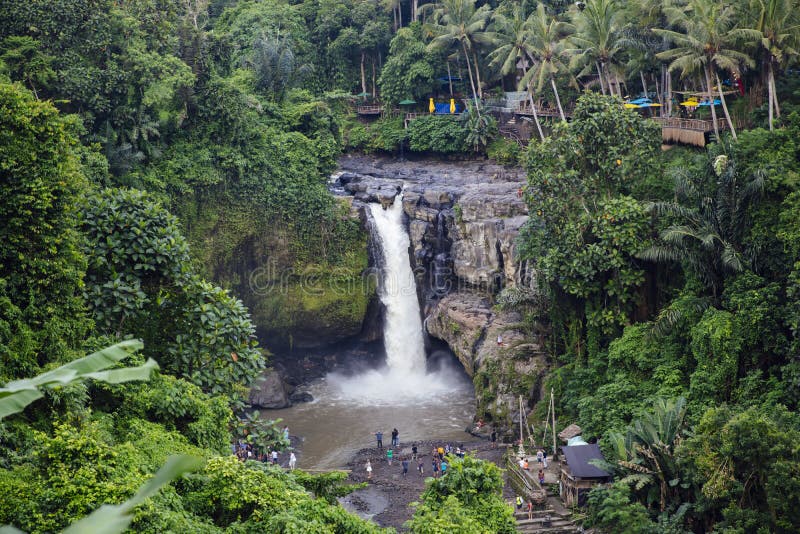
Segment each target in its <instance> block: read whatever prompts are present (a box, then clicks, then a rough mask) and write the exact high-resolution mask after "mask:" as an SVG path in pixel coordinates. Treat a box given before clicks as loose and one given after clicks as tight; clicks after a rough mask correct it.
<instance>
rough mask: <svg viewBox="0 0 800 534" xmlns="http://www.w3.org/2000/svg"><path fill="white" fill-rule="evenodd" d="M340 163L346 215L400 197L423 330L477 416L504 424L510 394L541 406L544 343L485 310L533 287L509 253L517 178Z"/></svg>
mask: <svg viewBox="0 0 800 534" xmlns="http://www.w3.org/2000/svg"><path fill="white" fill-rule="evenodd" d="M340 164H341V167H342V170H343V173H342V175H341V177H340V180H341V183H342V186H343V189H344V191H346V192H347V193H349V194H351V195H353V197H354V199H355V200H354V203H353V207H354V209H359V206H362V207H363V205H364V204H366V203H370V202H380V203H382V204H384V205H387V204H390V203H391V202H393V200H394V197H395V196H396V195H397V194H398V193H399V192H400V191H403V207H404V211H405V213H406V214H407V215H408V229H409V235H410V238H411V251H410V253H411V255H412V261H413V264H414V265H415V266H416V273H417V280H418V286H419V287H420V288H421V298H422V299H423V300H424V301H425V304H426V305H425V310H426V312H425V315H426V317H425V325H426V329H427V331H428V333H429V334H430V335H431V336H433V337H436V338H438V339H441V340H443V341H445V342H447V343H448V345H449V346H450V347H451V349H452V350H453V352H454V353H455V355H456V356H457V357H458V359H459V361H460V362H461V363H462V365H463V366H464V369H465V370H466V371H467V373H468V374H469V375H470V376H471V377H472V378H473V382H474V384H475V390H476V396H477V399H478V410H477V412H478V417H483V418H488V419H490V420H494V421H495V422H505V423H507V424H508V423H510V422H511V420H512V419H513V416H514V415H515V414H516V408H515V407H516V406H517V400H516V399H517V395H523V396H524V397H525V398H526V399H529V400H537V399H539V398H540V382H541V377H542V376H543V375H544V374H545V372H546V369H547V359H546V356H545V351H544V349H543V338H542V337H541V336H540V335H538V334H536V333H534V330H536V331H540V330H538V329H536V328H533V327H532V324H531V321H527V322H526V321H524V318H523V317H522V316H520V315H519V314H518V313H513V312H502V311H499V310H497V309H496V308H495V307H494V306H493V301H494V297H495V296H496V294H497V292H499V291H500V290H501V289H503V288H507V287H513V286H526V287H532V286H534V285H535V284H534V283H533V280H535V273H533V272H531V271H530V269H529V266H528V265H527V263H526V262H524V261H520V259H519V255H518V251H517V246H518V245H517V236H518V235H519V231H520V228H521V227H522V226H523V225H524V224H525V222H526V221H527V220H528V212H527V206H526V205H525V203H524V201H523V199H522V195H521V188H522V186H523V184H524V173H523V171H522V170H521V169H517V170H508V169H505V168H503V167H500V166H496V165H490V164H485V163H480V162H478V163H475V162H471V163H464V162H461V163H443V162H408V161H405V162H396V161H388V160H380V159H369V158H352V157H351V158H344V159H343V160H341V161H340ZM498 340H499V342H498Z"/></svg>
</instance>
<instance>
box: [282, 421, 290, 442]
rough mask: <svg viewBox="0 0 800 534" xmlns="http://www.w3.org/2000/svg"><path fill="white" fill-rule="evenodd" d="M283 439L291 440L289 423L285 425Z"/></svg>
mask: <svg viewBox="0 0 800 534" xmlns="http://www.w3.org/2000/svg"><path fill="white" fill-rule="evenodd" d="M283 439H285V440H286V441H289V425H286V426H285V427H283Z"/></svg>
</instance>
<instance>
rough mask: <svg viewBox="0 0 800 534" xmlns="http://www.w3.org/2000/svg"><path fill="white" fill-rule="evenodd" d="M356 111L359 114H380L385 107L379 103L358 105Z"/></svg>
mask: <svg viewBox="0 0 800 534" xmlns="http://www.w3.org/2000/svg"><path fill="white" fill-rule="evenodd" d="M356 113H358V114H359V115H380V114H381V113H383V107H382V106H379V105H370V106H356Z"/></svg>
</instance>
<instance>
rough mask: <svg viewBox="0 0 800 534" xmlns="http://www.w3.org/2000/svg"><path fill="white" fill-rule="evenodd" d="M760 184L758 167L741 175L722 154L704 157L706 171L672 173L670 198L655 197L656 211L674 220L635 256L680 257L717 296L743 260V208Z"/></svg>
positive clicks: (752, 200)
mask: <svg viewBox="0 0 800 534" xmlns="http://www.w3.org/2000/svg"><path fill="white" fill-rule="evenodd" d="M763 189H764V177H763V175H761V174H760V173H756V174H755V175H753V176H741V174H740V173H739V172H738V169H737V166H736V162H735V161H732V160H728V158H727V157H726V156H718V157H717V158H715V159H714V160H712V161H709V163H708V166H707V168H706V171H705V172H704V173H701V174H697V175H694V174H690V173H688V172H687V171H686V170H685V169H684V170H678V171H676V174H675V198H676V202H656V203H653V204H651V206H650V207H651V210H652V211H653V213H655V214H656V215H661V216H669V217H671V218H672V220H674V221H675V222H674V224H672V225H670V226H669V227H668V228H666V229H665V230H664V231H662V232H661V242H660V243H658V244H656V245H654V246H652V247H649V248H647V249H645V250H644V251H642V252H641V253H640V254H639V256H640V257H641V258H644V259H647V260H650V261H660V262H670V261H679V262H682V263H684V264H685V265H686V266H687V267H688V270H689V271H690V272H691V273H692V274H693V275H694V276H695V277H696V278H697V279H698V280H699V281H700V282H701V283H702V284H703V285H704V286H705V287H706V289H707V290H708V291H709V292H710V293H711V296H712V298H713V299H714V301H715V302H716V301H718V299H719V297H720V293H721V291H722V287H723V282H724V280H725V278H726V277H728V276H730V275H732V274H735V273H739V272H741V271H742V270H743V269H744V268H745V266H746V262H745V258H746V257H748V254H747V253H746V251H745V235H746V230H747V228H748V224H749V218H748V208H749V207H750V206H752V205H753V204H754V203H755V202H757V201H758V200H759V198H760V196H761V194H762V192H763Z"/></svg>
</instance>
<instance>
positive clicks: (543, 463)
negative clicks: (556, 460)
mask: <svg viewBox="0 0 800 534" xmlns="http://www.w3.org/2000/svg"><path fill="white" fill-rule="evenodd" d="M542 465H544V468H545V469H547V451H545V450H543V451H542Z"/></svg>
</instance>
